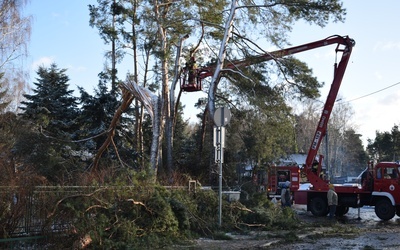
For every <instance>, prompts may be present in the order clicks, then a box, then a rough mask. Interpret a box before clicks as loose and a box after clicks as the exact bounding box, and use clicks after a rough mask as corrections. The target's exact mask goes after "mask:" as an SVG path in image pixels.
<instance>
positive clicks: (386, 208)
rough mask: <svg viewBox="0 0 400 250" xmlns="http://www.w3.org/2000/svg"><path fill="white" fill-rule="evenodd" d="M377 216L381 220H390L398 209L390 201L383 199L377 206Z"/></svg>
mask: <svg viewBox="0 0 400 250" xmlns="http://www.w3.org/2000/svg"><path fill="white" fill-rule="evenodd" d="M375 214H376V216H378V217H379V219H381V220H390V219H392V218H393V217H394V215H395V214H396V208H395V207H394V206H393V205H392V203H391V202H390V201H389V200H388V199H381V200H379V201H378V202H377V203H376V205H375Z"/></svg>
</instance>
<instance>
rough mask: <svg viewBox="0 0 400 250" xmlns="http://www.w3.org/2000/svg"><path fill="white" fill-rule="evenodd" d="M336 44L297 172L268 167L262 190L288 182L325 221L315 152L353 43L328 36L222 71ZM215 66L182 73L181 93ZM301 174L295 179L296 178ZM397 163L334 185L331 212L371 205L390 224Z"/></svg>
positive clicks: (399, 176) (399, 196)
mask: <svg viewBox="0 0 400 250" xmlns="http://www.w3.org/2000/svg"><path fill="white" fill-rule="evenodd" d="M332 44H336V45H337V46H336V49H335V51H336V53H341V60H340V62H339V63H338V64H335V70H334V78H333V81H332V84H331V88H330V91H329V94H328V97H327V99H326V102H325V105H324V108H323V110H322V113H321V117H320V120H319V122H318V124H317V128H316V131H315V134H314V137H313V140H312V142H311V145H310V148H309V152H308V154H307V158H306V162H305V164H304V166H302V167H301V168H300V167H299V166H286V167H272V168H271V169H270V171H269V177H268V179H269V181H268V186H267V187H268V189H269V191H270V192H273V193H274V194H275V195H276V194H279V182H280V178H282V181H283V180H287V179H289V181H290V182H291V183H292V185H291V191H292V192H293V196H294V202H295V203H296V204H302V205H306V206H307V209H308V210H309V211H311V213H312V214H313V215H316V216H326V215H327V214H328V202H327V192H328V189H329V180H327V179H326V178H324V177H323V175H321V172H322V165H321V164H322V159H323V156H322V155H320V156H319V158H318V159H319V160H318V161H317V153H318V150H319V147H320V145H321V142H322V139H323V138H324V136H325V135H326V130H327V125H328V121H329V118H330V115H331V112H332V109H333V106H334V103H335V100H336V97H337V94H338V92H339V88H340V85H341V82H342V79H343V76H344V73H345V70H346V67H347V64H348V62H349V58H350V55H351V52H352V48H353V47H354V45H355V42H354V40H353V39H351V38H349V37H348V36H344V37H342V36H331V37H328V38H326V39H322V40H319V41H316V42H311V43H307V44H303V45H300V46H295V47H291V48H287V49H283V50H278V51H274V52H271V53H266V54H263V55H260V56H256V57H251V58H246V59H244V60H238V61H234V62H230V63H227V64H226V65H225V68H229V69H235V68H240V67H246V66H248V65H252V64H257V63H260V62H264V61H268V60H271V59H273V58H279V57H284V56H287V55H292V54H296V53H300V52H303V51H307V50H311V49H316V48H319V47H323V46H328V45H332ZM214 71H215V66H208V67H204V68H199V69H195V68H193V67H189V68H186V70H185V76H187V77H185V78H184V80H183V81H182V82H181V88H182V90H183V91H198V90H201V84H202V83H201V80H202V79H204V78H206V77H209V76H212V75H213V73H214ZM300 169H301V174H300ZM302 175H304V176H305V177H306V178H307V180H308V182H309V183H310V184H311V186H310V188H309V189H308V190H299V188H298V187H299V181H300V178H301V176H302ZM399 190H400V164H399V163H396V162H381V163H378V164H376V165H374V164H372V163H371V164H368V167H367V168H366V170H365V171H364V172H363V173H362V178H361V184H360V185H353V186H345V185H336V186H335V191H336V193H337V194H338V202H339V204H338V207H337V210H336V213H337V214H338V215H343V214H345V213H347V211H348V210H349V208H350V207H353V208H357V207H362V206H366V205H368V206H374V207H375V213H376V215H377V216H378V217H379V218H380V219H382V220H390V219H392V218H393V217H394V216H395V215H396V214H397V215H398V216H400V192H399Z"/></svg>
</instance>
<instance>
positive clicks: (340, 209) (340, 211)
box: [335, 206, 349, 216]
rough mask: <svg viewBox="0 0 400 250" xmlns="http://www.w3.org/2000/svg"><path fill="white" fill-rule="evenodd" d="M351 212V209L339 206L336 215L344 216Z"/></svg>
mask: <svg viewBox="0 0 400 250" xmlns="http://www.w3.org/2000/svg"><path fill="white" fill-rule="evenodd" d="M347 212H349V207H343V206H337V207H336V213H335V214H336V215H337V216H343V215H345V214H347Z"/></svg>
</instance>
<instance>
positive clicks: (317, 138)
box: [312, 131, 321, 149]
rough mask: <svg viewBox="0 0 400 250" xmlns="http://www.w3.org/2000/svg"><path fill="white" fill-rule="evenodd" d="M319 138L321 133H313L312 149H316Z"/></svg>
mask: <svg viewBox="0 0 400 250" xmlns="http://www.w3.org/2000/svg"><path fill="white" fill-rule="evenodd" d="M319 138H321V131H317V133H315V137H314V141H313V144H312V149H316V148H317V145H318V141H319Z"/></svg>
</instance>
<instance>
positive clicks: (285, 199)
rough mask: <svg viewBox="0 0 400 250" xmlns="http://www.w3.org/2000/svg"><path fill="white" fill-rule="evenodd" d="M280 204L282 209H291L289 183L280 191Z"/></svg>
mask: <svg viewBox="0 0 400 250" xmlns="http://www.w3.org/2000/svg"><path fill="white" fill-rule="evenodd" d="M281 204H282V208H284V207H291V205H292V202H291V199H290V181H286V182H285V183H284V184H283V186H282V190H281Z"/></svg>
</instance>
